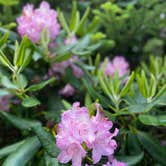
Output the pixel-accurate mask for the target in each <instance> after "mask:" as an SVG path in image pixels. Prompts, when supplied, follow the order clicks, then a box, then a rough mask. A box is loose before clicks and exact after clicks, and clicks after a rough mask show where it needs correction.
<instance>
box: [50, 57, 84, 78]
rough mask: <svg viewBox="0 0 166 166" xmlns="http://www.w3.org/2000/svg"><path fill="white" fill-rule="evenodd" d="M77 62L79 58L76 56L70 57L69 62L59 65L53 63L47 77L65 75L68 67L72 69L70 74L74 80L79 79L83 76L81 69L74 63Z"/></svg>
mask: <svg viewBox="0 0 166 166" xmlns="http://www.w3.org/2000/svg"><path fill="white" fill-rule="evenodd" d="M77 61H79V58H78V57H77V56H72V57H71V58H70V59H69V60H67V61H63V62H59V63H54V64H53V65H52V66H51V68H50V69H49V71H48V75H49V76H53V75H57V74H60V75H64V74H65V69H66V68H68V67H70V68H71V69H72V73H73V75H74V76H75V77H76V78H81V77H82V76H83V74H84V72H83V71H82V69H81V68H80V67H78V66H77V65H76V64H75V62H77Z"/></svg>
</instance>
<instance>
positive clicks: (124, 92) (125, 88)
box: [120, 72, 135, 96]
mask: <svg viewBox="0 0 166 166" xmlns="http://www.w3.org/2000/svg"><path fill="white" fill-rule="evenodd" d="M134 77H135V74H134V72H132V73H131V75H130V77H129V79H128V80H127V82H126V84H125V86H124V87H123V89H122V90H121V92H120V96H125V95H126V93H127V92H128V90H129V88H130V86H131V84H132V82H133V80H134Z"/></svg>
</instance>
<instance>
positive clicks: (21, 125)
mask: <svg viewBox="0 0 166 166" xmlns="http://www.w3.org/2000/svg"><path fill="white" fill-rule="evenodd" d="M0 115H1V116H3V117H4V118H5V119H7V120H8V121H9V122H10V123H12V124H13V125H14V126H15V127H17V128H18V129H20V130H31V128H32V126H41V123H40V122H38V121H33V120H27V119H23V118H20V117H17V116H14V115H11V114H9V113H7V112H4V111H0Z"/></svg>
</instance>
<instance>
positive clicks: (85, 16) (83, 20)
mask: <svg viewBox="0 0 166 166" xmlns="http://www.w3.org/2000/svg"><path fill="white" fill-rule="evenodd" d="M89 13H90V7H88V8H87V9H86V11H85V13H84V15H83V17H82V19H81V21H80V23H79V26H78V30H77V31H78V34H81V33H82V32H83V28H84V24H85V22H86V20H87V17H88V15H89Z"/></svg>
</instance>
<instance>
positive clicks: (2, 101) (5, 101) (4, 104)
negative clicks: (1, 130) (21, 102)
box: [0, 95, 12, 111]
mask: <svg viewBox="0 0 166 166" xmlns="http://www.w3.org/2000/svg"><path fill="white" fill-rule="evenodd" d="M11 97H12V96H11V95H6V96H0V110H2V111H9V108H10V99H11Z"/></svg>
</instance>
